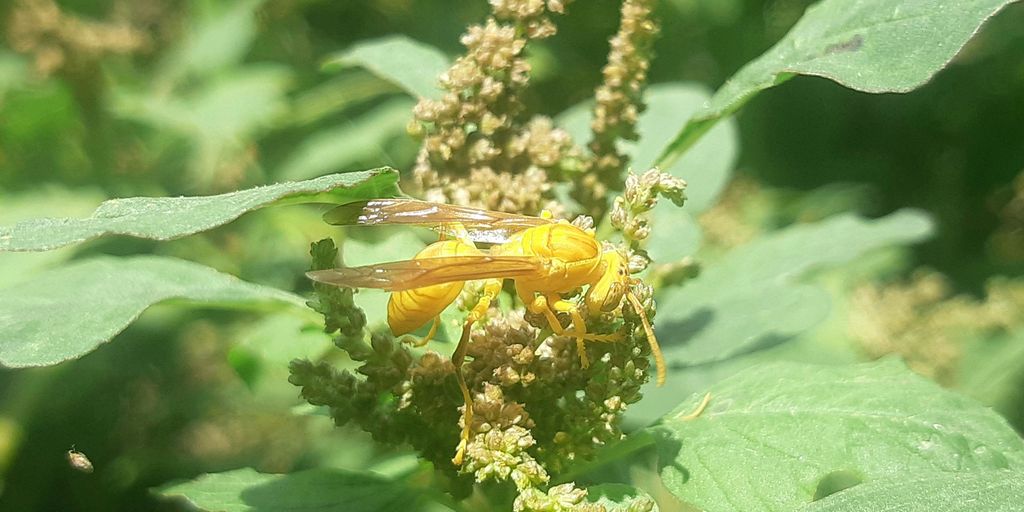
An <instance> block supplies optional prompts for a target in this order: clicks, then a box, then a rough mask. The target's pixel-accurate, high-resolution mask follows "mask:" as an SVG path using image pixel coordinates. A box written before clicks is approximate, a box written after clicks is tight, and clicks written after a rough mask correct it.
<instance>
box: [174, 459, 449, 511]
mask: <svg viewBox="0 0 1024 512" xmlns="http://www.w3.org/2000/svg"><path fill="white" fill-rule="evenodd" d="M157 492H158V493H159V494H160V495H161V496H164V497H166V498H175V497H180V498H183V499H184V500H186V501H187V502H189V503H190V504H192V505H193V506H195V507H198V508H200V509H202V510H208V511H211V512H214V511H224V512H250V511H252V512H255V511H271V510H289V511H293V512H302V511H310V512H312V511H316V512H330V511H338V512H360V511H366V512H377V511H379V510H436V511H440V510H448V509H447V508H445V507H443V506H442V505H440V504H439V503H436V502H432V501H430V500H429V498H428V497H427V496H426V494H427V493H425V492H424V491H423V490H414V489H412V488H410V487H408V486H405V485H403V484H401V483H397V482H392V481H388V480H385V479H384V478H382V477H380V476H377V475H374V474H372V473H356V472H351V471H344V470H338V469H311V470H307V471H301V472H298V473H293V474H288V475H274V474H263V473H257V472H256V471H255V470H253V469H248V468H247V469H238V470H235V471H228V472H226V473H210V474H206V475H203V476H201V477H199V478H197V479H195V480H192V481H190V482H185V483H181V484H175V485H169V486H166V487H163V488H161V489H158V490H157Z"/></svg>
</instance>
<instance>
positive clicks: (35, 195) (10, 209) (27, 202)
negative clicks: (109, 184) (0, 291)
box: [0, 187, 104, 288]
mask: <svg viewBox="0 0 1024 512" xmlns="http://www.w3.org/2000/svg"><path fill="white" fill-rule="evenodd" d="M103 198H104V196H103V195H102V194H100V192H99V191H98V190H92V189H82V190H74V191H72V190H67V189H62V188H52V187H51V188H43V189H40V190H33V191H31V192H22V193H20V194H18V195H13V194H12V195H3V194H0V204H3V208H0V225H7V224H14V223H16V222H18V221H21V220H24V219H30V218H32V217H38V216H41V215H88V213H89V212H90V211H91V210H92V209H93V208H94V207H95V205H96V203H97V202H99V201H102V200H103ZM73 254H74V249H72V248H66V249H62V250H57V251H49V252H46V253H42V254H19V253H0V288H3V287H5V286H8V285H12V284H14V283H17V282H21V281H24V280H26V279H28V278H30V277H32V276H33V275H34V274H36V273H38V272H40V271H42V270H44V269H46V268H50V267H53V266H54V265H56V264H58V263H60V262H62V261H64V260H67V259H69V258H71V256H72V255H73Z"/></svg>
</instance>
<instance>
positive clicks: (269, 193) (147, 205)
mask: <svg viewBox="0 0 1024 512" xmlns="http://www.w3.org/2000/svg"><path fill="white" fill-rule="evenodd" d="M397 179H398V173H397V172H395V171H394V170H393V169H389V168H386V167H382V168H380V169H373V170H370V171H360V172H351V173H343V174H331V175H328V176H322V177H320V178H316V179H312V180H308V181H299V182H286V183H278V184H276V185H266V186H262V187H256V188H251V189H248V190H241V191H237V192H230V193H227V194H220V195H216V196H197V197H133V198H128V199H113V200H110V201H105V202H103V203H102V204H101V205H100V206H99V208H97V209H96V211H95V212H94V213H93V215H92V216H91V217H88V218H85V219H66V218H64V219H35V220H30V221H24V222H20V223H18V224H16V225H14V226H13V227H9V228H0V251H48V250H50V249H56V248H58V247H63V246H65V245H70V244H74V243H79V242H84V241H86V240H91V239H93V238H98V237H101V236H104V235H128V236H134V237H138V238H149V239H153V240H171V239H174V238H180V237H183V236H187V235H191V234H194V233H199V232H201V231H206V230H208V229H212V228H215V227H217V226H221V225H223V224H227V223H228V222H231V221H233V220H235V219H237V218H238V217H239V216H241V215H242V214H243V213H246V212H248V211H251V210H256V209H259V208H263V207H264V206H270V205H275V204H295V203H312V202H327V203H339V202H344V201H348V200H353V199H368V198H374V197H383V196H391V195H394V194H395V193H397V190H398V189H397V186H396V182H397Z"/></svg>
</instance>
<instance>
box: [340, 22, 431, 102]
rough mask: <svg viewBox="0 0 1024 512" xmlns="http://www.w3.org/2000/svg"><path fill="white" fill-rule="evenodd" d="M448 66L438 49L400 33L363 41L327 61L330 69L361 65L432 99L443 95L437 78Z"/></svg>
mask: <svg viewBox="0 0 1024 512" xmlns="http://www.w3.org/2000/svg"><path fill="white" fill-rule="evenodd" d="M449 65H450V61H449V59H448V57H447V56H445V54H444V53H442V52H441V51H440V50H438V49H437V48H434V47H432V46H429V45H426V44H423V43H420V42H418V41H414V40H412V39H410V38H408V37H405V36H401V35H394V36H388V37H382V38H380V39H373V40H370V41H361V42H359V43H356V44H355V45H353V46H352V47H351V48H349V49H347V50H345V51H343V52H340V53H338V54H335V55H333V56H331V57H330V58H328V59H327V62H326V64H325V66H326V67H328V68H339V67H344V66H362V67H364V68H366V69H368V70H370V71H371V72H373V73H374V74H376V75H377V76H379V77H381V78H383V79H385V80H387V81H389V82H393V83H394V84H396V85H398V86H399V87H401V88H402V89H403V90H405V91H406V92H408V93H409V94H411V95H413V96H418V97H423V98H432V99H437V98H440V97H441V93H442V90H441V89H440V87H438V77H439V76H440V75H441V73H444V72H445V71H447V70H448V66H449Z"/></svg>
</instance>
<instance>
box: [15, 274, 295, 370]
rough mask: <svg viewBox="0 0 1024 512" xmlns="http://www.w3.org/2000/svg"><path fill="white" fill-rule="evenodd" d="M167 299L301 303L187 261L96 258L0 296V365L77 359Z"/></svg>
mask: <svg viewBox="0 0 1024 512" xmlns="http://www.w3.org/2000/svg"><path fill="white" fill-rule="evenodd" d="M171 300H173V301H178V302H183V303H185V304H192V305H196V306H205V307H220V308H247V309H252V308H258V309H260V308H261V309H267V308H268V307H269V308H277V307H281V306H292V307H301V306H302V305H303V300H302V298H301V297H298V296H296V295H294V294H292V293H289V292H285V291H283V290H278V289H275V288H268V287H264V286H259V285H255V284H251V283H246V282H243V281H240V280H238V279H236V278H235V277H233V276H229V275H225V274H221V273H219V272H217V271H215V270H213V269H211V268H208V267H205V266H203V265H197V264H195V263H191V262H187V261H181V260H177V259H172V258H161V257H154V256H138V257H134V258H109V257H108V258H93V259H89V260H85V261H81V262H78V263H75V264H70V265H67V266H65V267H63V268H59V269H55V270H51V271H48V272H45V273H43V274H40V275H39V276H37V277H35V278H33V279H30V280H28V281H25V282H22V283H19V284H16V285H14V286H9V287H7V288H4V289H2V290H0V307H2V311H3V312H4V313H3V315H2V316H0V332H2V333H3V337H2V338H0V363H2V364H3V365H5V366H11V367H25V366H46V365H53V364H57V363H60V362H63V361H67V360H68V359H73V358H76V357H80V356H82V355H84V354H86V353H88V352H91V351H92V350H94V349H95V348H96V347H97V346H99V345H100V344H101V343H103V342H105V341H107V340H109V339H111V338H113V337H114V336H116V335H117V333H119V332H121V330H123V329H124V328H125V327H126V326H127V325H128V324H130V323H131V322H133V321H134V320H135V319H136V318H138V317H139V315H141V314H142V312H143V311H145V310H146V309H147V308H149V307H150V306H152V305H154V304H158V303H160V302H164V301H171ZM55 318H59V321H55Z"/></svg>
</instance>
